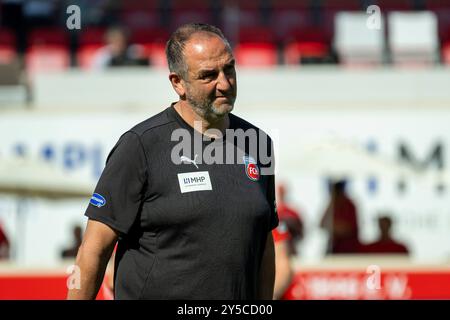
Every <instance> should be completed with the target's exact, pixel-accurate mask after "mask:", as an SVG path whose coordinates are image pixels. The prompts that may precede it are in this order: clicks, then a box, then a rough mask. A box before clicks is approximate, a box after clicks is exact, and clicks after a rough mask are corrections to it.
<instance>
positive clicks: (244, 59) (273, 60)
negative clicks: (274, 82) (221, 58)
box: [234, 43, 278, 67]
mask: <svg viewBox="0 0 450 320" xmlns="http://www.w3.org/2000/svg"><path fill="white" fill-rule="evenodd" d="M234 53H235V56H236V61H237V64H238V65H240V66H244V67H272V66H275V65H276V64H277V61H278V56H277V48H276V46H275V45H274V44H273V43H240V44H238V45H237V46H236V48H235V49H234Z"/></svg>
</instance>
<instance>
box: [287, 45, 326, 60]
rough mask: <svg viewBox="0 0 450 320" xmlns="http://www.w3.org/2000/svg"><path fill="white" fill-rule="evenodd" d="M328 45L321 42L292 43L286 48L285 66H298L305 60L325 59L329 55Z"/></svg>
mask: <svg viewBox="0 0 450 320" xmlns="http://www.w3.org/2000/svg"><path fill="white" fill-rule="evenodd" d="M329 52H330V51H329V47H328V45H326V44H324V43H320V42H292V43H289V44H287V45H286V46H285V48H284V50H283V59H284V63H285V64H289V65H298V64H300V62H301V61H302V59H304V58H318V59H321V58H324V57H327V56H328V55H329Z"/></svg>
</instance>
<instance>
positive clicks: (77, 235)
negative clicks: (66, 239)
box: [61, 225, 83, 259]
mask: <svg viewBox="0 0 450 320" xmlns="http://www.w3.org/2000/svg"><path fill="white" fill-rule="evenodd" d="M72 235H73V245H72V246H71V247H69V248H66V249H63V250H62V251H61V258H64V259H65V258H75V257H76V256H77V252H78V249H79V248H80V245H81V242H82V240H83V230H82V229H81V227H80V226H78V225H77V226H74V227H73V228H72Z"/></svg>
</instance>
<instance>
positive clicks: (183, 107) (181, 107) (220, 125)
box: [174, 100, 230, 138]
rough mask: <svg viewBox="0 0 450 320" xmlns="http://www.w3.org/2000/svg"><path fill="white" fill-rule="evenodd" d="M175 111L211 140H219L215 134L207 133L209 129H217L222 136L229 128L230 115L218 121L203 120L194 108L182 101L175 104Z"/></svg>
mask: <svg viewBox="0 0 450 320" xmlns="http://www.w3.org/2000/svg"><path fill="white" fill-rule="evenodd" d="M174 108H175V110H176V111H177V112H178V114H179V115H180V116H181V117H182V118H183V120H184V121H186V123H187V124H189V125H190V126H191V127H193V128H194V129H195V130H197V131H200V132H201V133H202V134H205V135H207V136H209V137H210V138H219V137H218V136H217V135H215V134H214V133H212V134H210V132H206V131H207V130H209V129H217V130H219V131H220V132H221V133H222V136H223V135H224V133H225V129H227V128H228V127H229V124H230V120H229V117H228V115H225V116H224V117H222V118H220V119H217V120H216V121H212V120H208V119H205V118H203V117H202V116H201V115H199V114H198V113H197V112H195V110H194V108H192V107H191V106H190V105H189V104H188V103H187V102H186V101H183V100H180V101H178V102H177V103H175V104H174Z"/></svg>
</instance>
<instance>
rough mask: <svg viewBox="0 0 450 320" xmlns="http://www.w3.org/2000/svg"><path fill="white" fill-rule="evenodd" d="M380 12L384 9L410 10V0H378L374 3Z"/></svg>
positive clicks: (411, 7) (411, 5)
mask: <svg viewBox="0 0 450 320" xmlns="http://www.w3.org/2000/svg"><path fill="white" fill-rule="evenodd" d="M375 4H376V5H377V6H379V7H380V9H381V11H382V12H385V11H411V10H413V9H414V8H413V3H412V1H411V0H378V1H376V3H375Z"/></svg>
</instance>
